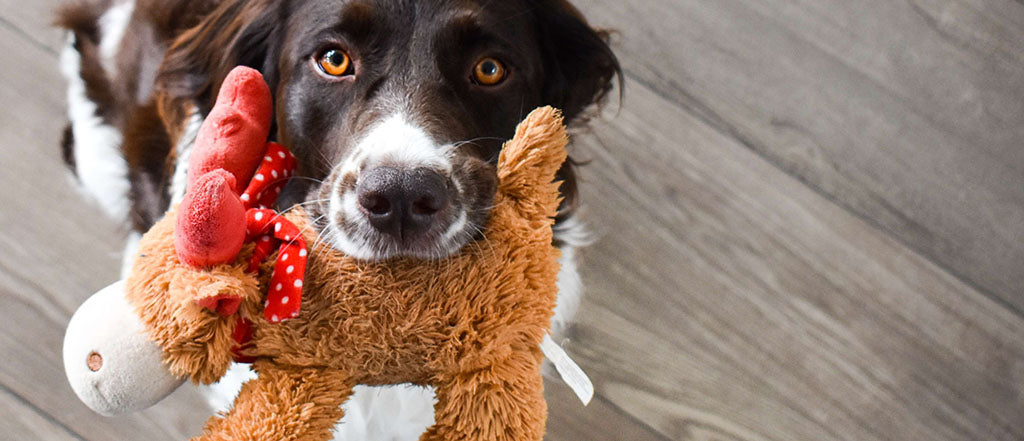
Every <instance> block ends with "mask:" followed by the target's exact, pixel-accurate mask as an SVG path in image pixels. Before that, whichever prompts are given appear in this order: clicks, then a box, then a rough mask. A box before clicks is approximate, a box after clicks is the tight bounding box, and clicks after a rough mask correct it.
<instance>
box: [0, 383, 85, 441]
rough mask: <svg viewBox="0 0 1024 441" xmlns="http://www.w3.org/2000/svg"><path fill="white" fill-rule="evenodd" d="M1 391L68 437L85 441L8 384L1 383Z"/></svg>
mask: <svg viewBox="0 0 1024 441" xmlns="http://www.w3.org/2000/svg"><path fill="white" fill-rule="evenodd" d="M0 391H3V392H6V393H8V394H11V396H13V397H14V399H16V400H18V402H19V403H21V404H22V405H24V406H25V407H28V408H29V409H32V411H33V412H35V413H36V414H37V415H39V417H40V418H43V419H45V420H46V421H48V422H50V423H51V424H53V425H55V426H57V427H60V428H61V429H62V430H64V431H65V432H67V433H68V435H71V436H72V437H73V438H75V439H77V440H80V441H85V438H84V437H82V435H80V434H79V433H78V432H75V431H74V430H72V429H71V428H70V427H68V426H67V425H65V424H64V423H62V422H60V421H59V420H57V419H56V418H54V417H53V415H50V414H49V413H47V412H46V411H44V410H43V409H40V408H39V406H36V405H35V404H33V403H32V402H31V401H29V400H27V399H26V398H25V397H23V396H21V395H20V394H18V393H17V392H15V391H14V390H12V389H11V388H9V387H7V385H6V384H3V383H0Z"/></svg>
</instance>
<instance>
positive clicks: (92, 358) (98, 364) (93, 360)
mask: <svg viewBox="0 0 1024 441" xmlns="http://www.w3.org/2000/svg"><path fill="white" fill-rule="evenodd" d="M85 364H86V365H87V366H89V370H90V371H93V372H96V371H98V370H100V368H102V367H103V356H102V355H100V354H99V353H98V352H90V353H89V356H88V357H86V358H85Z"/></svg>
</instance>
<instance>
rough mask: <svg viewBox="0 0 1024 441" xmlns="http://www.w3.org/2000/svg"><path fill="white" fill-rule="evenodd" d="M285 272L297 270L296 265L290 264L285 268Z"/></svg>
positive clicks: (289, 272)
mask: <svg viewBox="0 0 1024 441" xmlns="http://www.w3.org/2000/svg"><path fill="white" fill-rule="evenodd" d="M284 272H285V274H291V273H293V272H295V265H288V268H285V269H284Z"/></svg>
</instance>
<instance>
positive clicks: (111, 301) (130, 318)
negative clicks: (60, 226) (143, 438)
mask: <svg viewBox="0 0 1024 441" xmlns="http://www.w3.org/2000/svg"><path fill="white" fill-rule="evenodd" d="M162 355H163V352H162V351H161V349H160V347H159V346H157V344H156V343H154V342H152V341H150V340H149V337H148V336H147V335H146V334H145V331H144V329H143V327H142V323H140V322H139V319H138V317H137V316H136V315H135V312H134V311H133V310H132V307H131V305H130V304H128V301H127V300H126V299H125V284H124V282H123V281H121V282H117V283H114V284H113V285H110V286H108V287H106V288H104V289H102V290H100V291H99V292H97V293H96V294H93V296H92V297H90V298H89V299H88V300H86V301H85V303H83V304H82V306H80V307H79V308H78V311H76V312H75V315H74V316H72V317H71V322H70V323H68V329H67V332H66V333H65V335H64V371H65V373H66V374H67V377H68V382H70V383H71V388H72V389H74V391H75V394H76V395H78V398H80V399H81V400H82V402H83V403H85V404H86V405H87V406H89V408H90V409H92V410H94V411H96V412H97V413H100V414H102V415H107V416H114V415H120V414H124V413H128V412H134V411H137V410H142V409H145V408H147V407H149V406H152V405H153V404H156V403H157V402H158V401H160V400H162V399H163V398H164V397H166V396H167V395H170V393H171V392H173V391H174V390H175V389H177V388H178V386H180V385H181V383H183V382H184V381H185V380H184V379H182V378H177V377H175V376H174V375H172V374H171V372H170V371H169V370H168V369H167V367H166V366H165V365H164V363H163V361H162Z"/></svg>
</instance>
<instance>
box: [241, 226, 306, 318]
mask: <svg viewBox="0 0 1024 441" xmlns="http://www.w3.org/2000/svg"><path fill="white" fill-rule="evenodd" d="M245 218H246V219H245V221H246V226H247V227H246V228H247V232H248V235H249V238H250V240H256V252H255V253H254V254H253V257H252V260H250V261H249V268H250V270H251V269H256V268H259V264H260V262H262V261H263V259H265V258H266V257H267V255H269V253H270V252H271V251H273V249H274V245H275V244H276V243H280V247H279V248H278V249H279V252H278V255H277V261H276V262H274V272H273V274H272V275H271V276H270V286H269V290H268V292H267V300H266V303H265V304H264V308H263V316H264V318H266V319H267V320H268V321H270V322H271V323H279V322H281V321H283V320H287V319H290V318H294V317H297V316H298V315H299V305H300V303H301V302H302V281H303V277H304V276H305V274H306V258H307V250H306V239H304V238H303V237H302V232H301V231H299V229H298V227H296V226H295V224H293V223H291V222H290V221H288V219H285V218H284V217H283V216H281V215H280V214H278V213H277V212H275V211H274V210H270V209H260V208H253V209H250V210H248V211H247V212H246V213H245Z"/></svg>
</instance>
